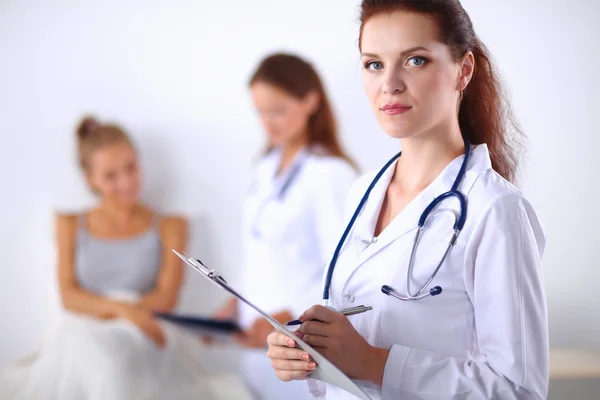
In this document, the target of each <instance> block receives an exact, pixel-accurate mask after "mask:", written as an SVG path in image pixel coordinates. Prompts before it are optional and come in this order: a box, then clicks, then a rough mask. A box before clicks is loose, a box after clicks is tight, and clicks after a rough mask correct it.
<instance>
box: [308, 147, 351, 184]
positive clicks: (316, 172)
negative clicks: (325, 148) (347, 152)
mask: <svg viewBox="0 0 600 400" xmlns="http://www.w3.org/2000/svg"><path fill="white" fill-rule="evenodd" d="M306 169H307V172H308V173H310V174H311V175H312V176H314V177H315V178H316V180H317V181H320V182H329V181H331V180H337V179H343V180H351V181H352V182H353V181H354V180H356V178H357V177H358V173H357V171H356V169H355V168H354V167H353V166H352V165H351V164H350V163H349V162H348V161H347V160H345V159H343V158H342V157H335V156H330V155H318V154H310V155H309V156H308V157H307V160H306Z"/></svg>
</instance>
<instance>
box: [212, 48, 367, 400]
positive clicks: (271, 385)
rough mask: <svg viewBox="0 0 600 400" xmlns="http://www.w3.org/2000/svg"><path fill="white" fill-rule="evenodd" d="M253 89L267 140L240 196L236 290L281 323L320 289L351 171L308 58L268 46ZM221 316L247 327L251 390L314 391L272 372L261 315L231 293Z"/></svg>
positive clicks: (276, 395) (277, 393) (291, 395)
mask: <svg viewBox="0 0 600 400" xmlns="http://www.w3.org/2000/svg"><path fill="white" fill-rule="evenodd" d="M250 90H251V94H252V98H253V101H254V104H255V106H256V108H257V110H258V112H259V114H260V118H261V121H262V124H263V126H264V128H265V131H266V133H267V135H268V148H267V151H266V154H265V155H264V157H262V159H261V160H260V162H259V163H258V165H257V166H256V169H255V172H254V179H253V182H251V185H250V188H249V192H248V195H247V199H246V207H245V212H244V229H243V251H244V254H243V258H242V259H243V268H242V271H241V273H240V276H239V278H241V279H240V284H241V288H243V290H242V293H244V294H245V295H246V296H247V297H248V298H249V299H252V301H253V302H254V303H255V304H257V305H258V306H259V307H261V308H263V310H265V311H267V312H269V313H270V314H271V315H272V316H273V317H274V318H275V319H277V320H278V321H280V322H282V323H285V322H287V321H290V320H292V319H294V318H295V316H297V315H299V314H300V313H301V312H302V311H304V310H305V309H306V308H307V307H309V306H311V305H312V304H314V303H315V302H317V301H318V300H319V298H320V295H321V287H320V281H321V276H322V274H323V270H324V268H325V266H326V263H327V258H328V255H329V253H330V249H331V248H332V247H333V245H334V242H335V240H336V236H337V234H338V232H339V230H340V229H341V228H342V226H341V225H342V217H343V208H344V200H345V198H346V195H347V192H348V190H349V189H350V186H351V185H352V183H353V182H354V180H356V178H357V174H356V171H355V169H354V167H353V166H352V163H351V162H350V161H349V158H348V157H347V156H346V155H345V154H344V152H343V151H342V149H341V146H340V144H339V142H338V139H337V136H336V126H335V120H334V117H333V113H332V110H331V107H330V105H329V101H328V99H327V96H326V94H325V90H324V87H323V85H322V83H321V80H320V79H319V76H318V75H317V73H316V72H315V70H314V68H313V67H312V66H311V65H310V64H309V63H308V62H306V61H304V60H302V59H301V58H299V57H297V56H294V55H290V54H273V55H271V56H269V57H267V58H265V59H264V60H263V61H262V62H261V64H260V65H259V66H258V68H257V70H256V71H255V72H254V74H253V76H252V77H251V80H250ZM218 316H219V317H228V318H232V317H233V318H237V319H238V320H239V322H240V324H241V325H242V326H243V327H244V328H245V332H244V335H243V336H242V337H241V338H240V342H241V344H242V345H243V346H244V347H245V348H246V350H245V351H244V355H243V359H242V372H243V375H244V378H245V381H246V383H247V386H248V388H249V389H250V390H251V392H253V394H254V395H255V398H256V399H261V400H266V399H273V400H280V399H298V400H304V399H311V398H312V396H311V394H310V393H309V390H308V388H307V387H306V385H305V384H304V383H302V382H298V383H297V384H296V385H292V386H290V385H286V384H285V383H284V382H281V381H280V380H278V379H277V377H276V375H275V373H274V371H273V369H272V368H271V363H270V360H269V358H268V357H267V356H266V354H265V348H266V343H267V336H268V334H269V333H270V332H271V331H272V327H271V325H270V324H269V323H268V322H267V320H266V319H264V318H262V317H260V315H259V314H257V313H256V312H254V310H252V309H251V308H250V307H247V306H245V305H243V304H237V303H236V302H235V300H231V301H229V302H228V303H227V304H226V305H225V306H224V307H223V308H222V309H221V310H220V311H219V312H218ZM259 317H260V318H259Z"/></svg>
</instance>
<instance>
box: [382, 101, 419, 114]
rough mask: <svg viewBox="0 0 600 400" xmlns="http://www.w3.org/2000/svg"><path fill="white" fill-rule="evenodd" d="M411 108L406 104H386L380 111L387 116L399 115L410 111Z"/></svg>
mask: <svg viewBox="0 0 600 400" xmlns="http://www.w3.org/2000/svg"><path fill="white" fill-rule="evenodd" d="M411 108H412V107H411V106H408V105H405V104H399V103H394V104H386V105H384V106H383V107H381V108H380V110H381V111H383V113H384V114H386V115H399V114H404V113H405V112H407V111H410V109H411Z"/></svg>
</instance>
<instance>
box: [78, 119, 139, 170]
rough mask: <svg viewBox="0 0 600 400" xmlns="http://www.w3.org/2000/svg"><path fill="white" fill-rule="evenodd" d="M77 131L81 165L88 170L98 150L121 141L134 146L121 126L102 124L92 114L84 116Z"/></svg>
mask: <svg viewBox="0 0 600 400" xmlns="http://www.w3.org/2000/svg"><path fill="white" fill-rule="evenodd" d="M76 133H77V150H78V159H79V166H80V167H81V168H82V169H83V170H84V171H86V172H87V171H89V169H90V162H91V158H92V154H93V153H94V152H95V151H96V150H98V149H101V148H103V147H105V146H108V145H111V144H115V143H119V142H121V143H126V144H128V145H129V146H131V147H132V148H134V146H133V142H132V141H131V139H130V138H129V136H128V135H127V134H126V133H125V131H123V130H122V129H121V128H120V127H119V126H117V125H114V124H100V123H99V122H98V121H97V120H96V119H95V118H94V117H91V116H87V117H85V118H83V120H82V121H81V122H80V123H79V125H78V126H77V130H76Z"/></svg>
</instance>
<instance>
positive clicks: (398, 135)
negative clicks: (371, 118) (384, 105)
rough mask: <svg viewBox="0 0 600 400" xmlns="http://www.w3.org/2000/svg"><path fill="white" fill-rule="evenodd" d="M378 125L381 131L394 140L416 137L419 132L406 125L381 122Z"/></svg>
mask: <svg viewBox="0 0 600 400" xmlns="http://www.w3.org/2000/svg"><path fill="white" fill-rule="evenodd" d="M380 125H381V128H382V129H383V131H384V132H385V133H386V134H387V135H388V136H390V137H392V138H394V139H407V138H410V137H413V136H416V135H418V132H419V131H418V130H417V129H416V128H415V127H414V126H412V125H410V124H406V123H398V122H391V121H382V122H381V123H380Z"/></svg>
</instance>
